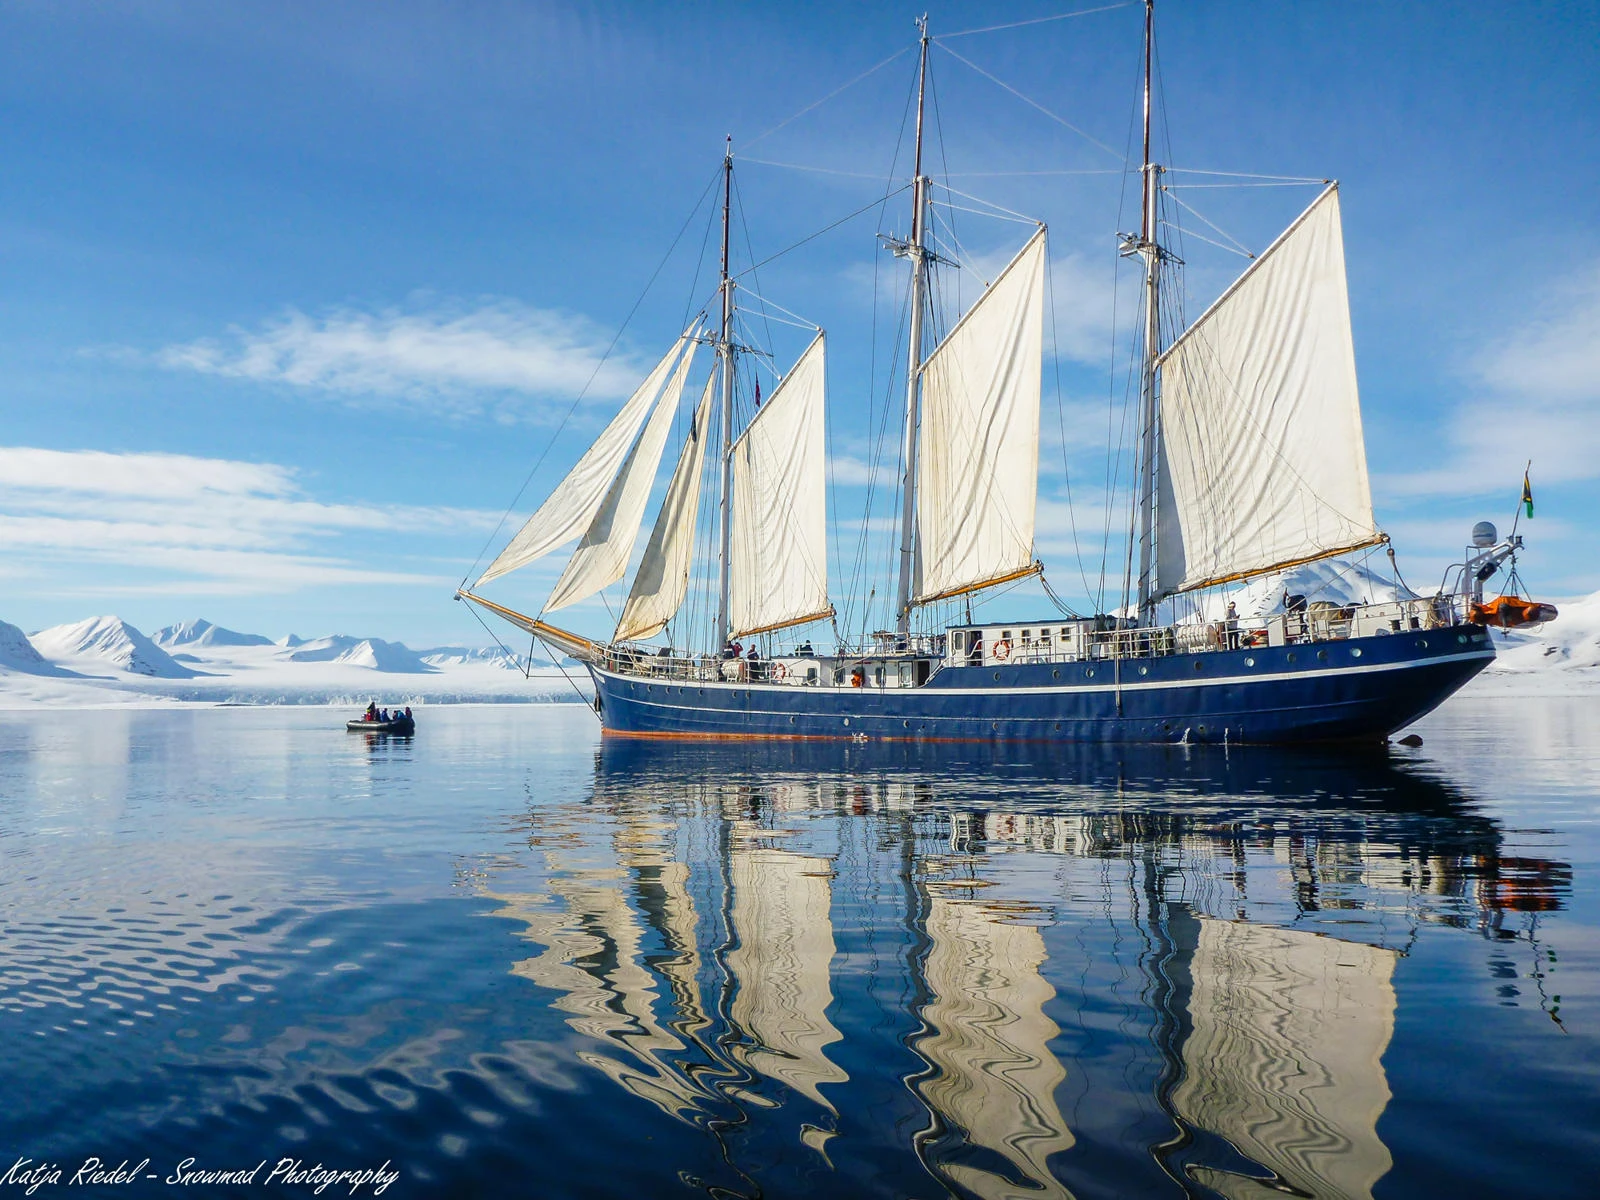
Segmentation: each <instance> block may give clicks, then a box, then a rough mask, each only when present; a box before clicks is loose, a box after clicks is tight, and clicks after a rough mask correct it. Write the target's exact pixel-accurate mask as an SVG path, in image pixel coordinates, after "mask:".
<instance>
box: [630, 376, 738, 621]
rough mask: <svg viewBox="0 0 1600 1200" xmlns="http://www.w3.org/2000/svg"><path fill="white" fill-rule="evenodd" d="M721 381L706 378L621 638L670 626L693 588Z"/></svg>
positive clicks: (646, 550)
mask: <svg viewBox="0 0 1600 1200" xmlns="http://www.w3.org/2000/svg"><path fill="white" fill-rule="evenodd" d="M716 384H717V377H716V375H714V374H713V375H712V376H711V378H709V379H707V380H706V390H705V394H704V395H702V396H701V397H700V404H699V407H697V408H696V409H695V414H694V424H693V425H692V426H690V428H689V437H688V440H686V441H685V442H684V444H683V451H682V453H681V454H679V456H678V466H677V469H676V470H674V471H673V472H672V482H671V483H670V484H668V485H667V498H666V499H665V500H663V501H662V502H661V512H660V514H659V515H658V516H657V517H656V524H655V528H654V529H652V530H651V531H650V541H649V544H647V545H646V546H645V548H644V561H642V562H641V563H640V564H639V573H638V574H637V575H635V576H634V577H633V590H632V592H630V593H629V595H628V603H627V604H626V605H625V606H624V607H623V609H622V619H621V620H620V621H618V622H617V632H616V640H617V641H619V642H622V641H632V640H635V639H638V638H647V637H650V636H651V635H652V634H654V633H656V632H658V631H659V630H661V629H663V628H665V626H666V624H667V622H668V621H670V620H672V618H673V617H674V616H675V615H676V614H677V611H678V607H679V606H680V605H681V604H682V603H683V598H684V596H685V595H686V594H687V593H688V590H689V567H690V557H691V554H692V552H693V550H694V527H695V521H696V519H697V518H698V517H699V513H700V476H701V472H702V468H703V467H704V465H705V460H706V441H707V440H708V439H709V437H710V433H711V431H710V429H709V428H708V423H709V422H710V420H711V397H712V395H713V394H714V392H715V389H716Z"/></svg>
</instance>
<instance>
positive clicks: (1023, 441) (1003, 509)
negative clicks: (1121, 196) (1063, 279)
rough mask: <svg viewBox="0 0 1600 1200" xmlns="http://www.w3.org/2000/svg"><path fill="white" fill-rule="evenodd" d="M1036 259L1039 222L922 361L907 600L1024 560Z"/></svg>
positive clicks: (1037, 337) (1034, 476) (1029, 521)
mask: <svg viewBox="0 0 1600 1200" xmlns="http://www.w3.org/2000/svg"><path fill="white" fill-rule="evenodd" d="M1044 263H1045V231H1044V230H1043V229H1041V230H1039V232H1038V233H1036V234H1034V236H1033V237H1032V238H1031V239H1029V241H1028V244H1027V245H1026V246H1024V247H1023V248H1022V251H1021V253H1019V254H1018V255H1017V256H1016V258H1014V259H1012V260H1011V263H1010V265H1008V266H1007V267H1006V269H1005V270H1004V271H1002V272H1001V274H1000V278H998V279H996V280H995V281H994V283H993V284H991V285H990V286H989V289H988V290H987V291H986V292H984V294H983V295H982V296H981V297H979V299H978V302H977V303H976V304H974V305H973V306H972V308H971V309H970V310H969V311H968V312H967V315H966V316H965V317H963V318H962V319H961V320H960V322H958V323H957V325H956V327H955V328H954V329H953V330H951V332H950V336H949V337H947V338H945V340H944V341H943V342H941V343H940V345H939V348H938V349H937V350H935V351H934V352H933V353H932V354H931V355H930V356H929V357H928V360H927V362H925V363H924V364H923V366H922V420H921V426H920V428H919V430H918V436H917V473H918V480H917V575H916V584H915V587H914V589H913V591H914V600H915V602H916V603H926V602H927V601H930V600H934V599H938V598H939V597H942V596H950V595H956V594H959V593H961V592H964V591H970V590H971V589H973V588H976V587H981V586H983V585H984V584H986V583H993V582H996V581H998V580H1001V579H1006V578H1010V577H1012V576H1014V575H1016V574H1018V573H1020V572H1022V571H1026V570H1027V569H1028V567H1029V566H1030V565H1031V564H1032V562H1033V519H1034V504H1035V500H1036V497H1037V492H1038V485H1039V382H1040V375H1041V370H1042V363H1043V355H1044V340H1043V333H1044Z"/></svg>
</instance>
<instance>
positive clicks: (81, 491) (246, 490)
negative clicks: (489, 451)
mask: <svg viewBox="0 0 1600 1200" xmlns="http://www.w3.org/2000/svg"><path fill="white" fill-rule="evenodd" d="M497 520H498V517H497V516H495V515H493V514H489V513H481V512H475V511H470V510H460V509H446V508H420V507H393V506H377V505H369V504H329V503H325V502H322V501H318V500H315V499H313V498H311V497H309V496H307V495H305V494H304V492H303V491H302V489H301V488H300V486H299V485H298V483H297V479H296V474H295V472H294V471H293V470H292V469H291V468H288V467H284V466H279V465H277V464H273V463H249V462H239V461H235V460H229V459H213V458H196V457H190V456H187V455H178V454H115V453H108V452H105V451H98V450H85V451H59V450H41V449H35V448H32V447H0V554H3V555H4V558H5V561H6V563H7V564H8V567H9V568H10V569H12V570H15V571H18V572H21V573H26V574H28V575H29V576H32V577H34V578H46V579H51V578H63V579H64V578H66V577H67V576H71V577H73V578H74V579H76V580H77V582H74V583H72V584H71V585H70V590H75V591H82V590H84V588H85V586H89V587H90V590H92V589H93V586H94V585H85V584H84V583H83V582H82V579H81V576H82V575H83V573H84V568H91V569H92V568H95V567H113V568H115V571H114V572H111V573H108V574H107V575H106V583H105V586H104V588H103V589H102V590H106V591H118V592H120V591H130V590H144V591H151V590H167V591H183V592H186V593H190V594H197V593H205V594H219V593H230V594H271V593H280V592H288V591H293V590H296V589H299V588H303V587H309V586H318V585H329V584H353V583H361V584H385V585H404V584H424V583H426V584H439V583H441V582H443V581H442V580H441V579H439V578H438V577H435V576H432V575H425V574H419V573H414V572H411V571H406V570H394V569H390V568H388V567H384V566H374V565H371V564H367V563H363V562H360V561H355V560H353V559H351V558H350V557H347V556H343V555H340V554H337V553H330V552H329V550H328V543H329V542H330V541H334V540H337V539H339V538H341V537H344V536H347V535H351V534H360V533H366V534H373V533H381V532H385V531H406V532H414V531H416V530H419V529H421V530H430V529H431V530H438V531H450V530H460V531H478V532H481V531H482V530H484V529H487V528H490V527H492V526H493V525H494V523H495V522H496V521H497ZM90 573H91V574H92V573H93V572H92V570H91V572H90ZM152 576H153V577H154V580H153V581H151V577H152ZM63 586H64V590H65V589H66V586H67V585H63Z"/></svg>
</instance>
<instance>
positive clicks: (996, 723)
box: [989, 721, 1000, 729]
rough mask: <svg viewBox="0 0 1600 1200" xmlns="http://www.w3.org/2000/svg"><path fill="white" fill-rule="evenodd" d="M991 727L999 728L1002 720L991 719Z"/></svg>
mask: <svg viewBox="0 0 1600 1200" xmlns="http://www.w3.org/2000/svg"><path fill="white" fill-rule="evenodd" d="M989 728H990V729H999V728H1000V722H999V721H990V722H989Z"/></svg>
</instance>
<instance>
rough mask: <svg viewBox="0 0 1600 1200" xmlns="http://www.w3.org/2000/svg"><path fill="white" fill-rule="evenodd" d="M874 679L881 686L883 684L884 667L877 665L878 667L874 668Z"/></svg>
mask: <svg viewBox="0 0 1600 1200" xmlns="http://www.w3.org/2000/svg"><path fill="white" fill-rule="evenodd" d="M872 680H873V682H874V683H876V684H877V685H878V686H879V687H882V686H883V668H882V667H876V668H874V669H873V672H872Z"/></svg>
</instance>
